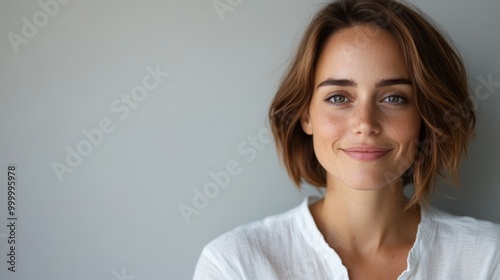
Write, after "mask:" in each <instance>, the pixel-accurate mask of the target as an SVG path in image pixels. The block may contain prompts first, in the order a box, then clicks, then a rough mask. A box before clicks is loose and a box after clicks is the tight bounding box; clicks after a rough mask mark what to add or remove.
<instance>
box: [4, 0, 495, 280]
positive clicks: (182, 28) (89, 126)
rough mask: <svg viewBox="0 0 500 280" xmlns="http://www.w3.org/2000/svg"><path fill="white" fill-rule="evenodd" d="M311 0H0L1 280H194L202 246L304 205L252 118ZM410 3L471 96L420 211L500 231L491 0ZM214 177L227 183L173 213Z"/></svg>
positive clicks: (261, 125)
mask: <svg viewBox="0 0 500 280" xmlns="http://www.w3.org/2000/svg"><path fill="white" fill-rule="evenodd" d="M48 2H50V1H49V0H41V1H40V3H42V4H43V3H48ZM62 2H63V1H61V3H62ZM320 2H321V1H310V0H273V1H264V0H257V1H238V0H232V1H229V0H220V2H217V3H219V5H221V4H220V3H223V4H226V5H229V7H230V10H228V11H226V12H225V13H223V14H222V17H219V15H218V13H217V11H216V9H215V7H214V1H213V0H205V1H201V0H197V1H173V0H167V1H165V0H164V1H160V0H145V1H130V0H121V1H118V0H109V1H96V0H93V1H92V0H89V1H76V0H72V1H68V3H66V4H57V5H56V4H54V3H57V2H54V1H52V2H50V3H52V5H51V6H49V7H48V8H45V9H46V10H47V11H48V12H45V11H44V8H43V7H42V6H43V5H41V4H40V3H39V2H38V1H34V0H32V1H13V0H8V1H2V2H0V22H1V24H0V34H1V35H2V36H3V37H2V39H1V40H0V85H1V94H0V118H1V120H2V121H1V122H0V168H1V169H2V170H1V171H0V182H1V185H2V186H4V187H2V188H1V194H0V253H1V254H0V278H1V279H5V280H14V279H50V280H58V279H61V280H62V279H75V280H78V279H81V280H83V279H107V280H109V279H116V280H119V279H127V277H131V276H134V277H135V278H134V279H136V280H144V279H190V278H191V277H192V273H193V269H194V266H195V264H196V261H197V258H198V256H199V254H200V252H201V249H202V247H203V246H204V245H205V244H206V243H207V242H209V241H210V240H212V239H213V238H215V237H217V236H218V235H220V234H222V233H223V232H225V231H228V230H230V229H232V228H234V227H235V226H237V225H241V224H245V223H247V222H250V221H254V220H258V219H261V218H264V217H265V216H268V215H272V214H276V213H280V212H283V211H285V210H287V209H289V208H292V207H294V206H296V205H298V204H299V203H300V201H301V200H302V199H303V197H304V195H307V194H314V193H315V190H314V189H312V188H310V187H307V186H306V187H305V190H304V191H302V192H301V191H298V190H296V189H295V188H294V186H293V185H292V183H291V182H290V180H289V179H288V178H287V176H286V173H285V171H284V169H283V167H282V166H281V165H280V163H279V161H278V159H277V156H276V152H275V148H274V145H273V143H272V142H271V141H270V140H269V138H268V131H267V124H266V113H267V109H268V106H269V102H270V100H271V98H272V97H273V95H274V92H275V90H276V87H277V84H278V82H279V80H280V78H281V75H282V73H283V71H284V69H285V68H286V66H287V62H288V61H289V57H290V55H291V54H292V52H293V51H294V50H295V48H296V45H297V43H298V41H299V39H300V36H301V32H302V30H303V29H304V28H305V26H306V25H307V23H308V20H309V19H310V18H311V16H312V14H313V13H314V11H316V10H317V9H318V7H319V3H320ZM414 3H415V4H416V5H417V6H419V7H420V8H421V9H423V10H424V11H426V12H427V13H428V14H429V15H430V16H431V17H432V18H433V19H434V20H435V21H436V22H438V23H439V24H440V25H441V26H442V27H443V28H444V29H445V30H447V32H448V33H449V35H450V37H451V38H453V39H454V40H455V41H456V43H457V45H458V46H459V47H460V50H461V52H462V54H463V55H464V58H465V61H466V64H467V67H468V69H469V70H470V79H471V87H472V88H473V89H478V88H479V91H478V92H479V93H480V96H481V99H480V100H479V101H478V108H477V111H476V112H477V114H478V117H479V119H478V125H477V137H476V139H475V140H474V141H473V142H472V144H471V146H470V151H469V155H468V157H467V158H466V159H465V161H464V165H463V169H462V173H461V174H462V190H461V191H455V190H453V189H452V188H450V187H447V186H446V185H444V186H443V187H442V188H441V190H438V191H437V192H436V195H435V199H434V201H433V205H435V206H436V207H438V208H442V209H444V210H447V211H450V212H452V213H456V214H460V215H469V216H473V217H477V218H481V219H488V220H492V221H496V222H500V210H499V209H498V207H497V205H498V198H500V172H499V167H500V146H499V145H498V143H500V131H499V129H498V128H499V127H500V110H498V107H499V105H500V97H499V96H498V93H500V84H499V83H498V82H500V70H499V69H500V68H499V66H500V57H499V56H498V50H499V49H500V38H499V36H498V29H499V28H500V19H499V18H498V17H497V13H498V12H499V11H500V2H499V1H497V0H481V1H474V2H472V1H466V0H453V1H452V0H440V1H431V0H418V1H417V0H415V1H414ZM231 4H232V6H231ZM48 13H50V14H51V15H48V16H46V17H45V18H44V14H45V15H46V14H48ZM34 16H35V18H33V17H34ZM35 21H36V24H38V27H37V26H36V25H35ZM27 22H28V23H27ZM30 24H33V26H34V27H35V28H36V29H37V30H36V31H35V30H34V29H33V28H31V29H30V28H29V25H30ZM23 29H24V30H23ZM23 31H24V33H23ZM13 34H15V35H13ZM23 34H24V35H23ZM13 36H14V37H13ZM15 36H17V37H15ZM20 37H22V38H21V39H20ZM11 38H16V40H15V42H16V43H15V44H14V45H13V43H11V40H12V39H11ZM155 71H159V72H162V73H163V74H160V76H158V75H157V74H156V76H155V74H151V72H155ZM167 72H168V76H167V74H165V73H167ZM148 77H149V78H148ZM155 77H156V80H155ZM488 80H492V81H494V82H495V83H493V85H489V86H486V85H485V84H484V81H488ZM497 81H498V82H497ZM144 86H146V87H148V88H149V90H145V87H144ZM132 93H133V94H135V96H136V101H134V100H133V99H130V100H128V99H127V98H130V97H131V96H132ZM127 112H128V113H127ZM97 129H99V130H100V131H106V132H102V137H99V133H100V132H97V131H96V130H97ZM82 131H84V132H82ZM89 133H90V134H93V135H94V136H93V137H94V140H93V141H94V143H91V142H90V141H89V140H87V136H85V134H89ZM89 143H90V144H89ZM78 149H79V151H80V152H82V153H83V154H85V156H82V157H81V159H80V160H78V156H75V155H73V154H72V153H73V152H72V151H73V150H78ZM76 152H77V153H78V151H76ZM11 164H15V166H16V175H15V177H16V178H15V180H16V187H17V188H16V194H15V199H16V200H15V202H16V212H15V217H16V218H17V220H16V236H15V237H16V272H15V273H13V272H10V271H8V270H7V268H8V266H9V265H8V264H7V258H8V256H7V254H9V252H10V246H11V245H10V244H8V240H9V236H10V230H9V229H8V228H7V225H8V222H7V217H8V213H7V195H8V194H7V187H6V186H7V182H8V178H7V168H8V166H10V165H11ZM70 165H71V166H70ZM54 168H56V169H57V170H58V172H56V171H55V170H54ZM222 170H226V171H225V172H228V171H227V170H229V171H231V172H232V174H233V175H230V176H229V179H227V178H226V179H225V180H226V181H227V182H222V183H220V182H219V185H223V183H227V184H226V186H225V187H224V188H219V191H217V190H216V189H213V188H212V190H213V191H214V192H213V193H212V197H211V198H207V201H208V203H205V204H207V205H199V206H202V207H203V209H201V210H197V211H199V212H197V213H196V214H192V215H191V216H190V217H189V218H188V219H184V218H183V216H182V215H181V212H180V210H179V207H184V209H187V208H185V207H186V206H189V207H193V209H194V207H195V206H194V205H193V199H195V200H196V197H197V193H198V192H199V191H203V189H204V187H205V186H206V185H208V184H210V183H212V184H213V183H217V181H216V180H215V179H213V177H214V176H213V174H219V176H220V174H221V173H220V171H222ZM211 172H212V176H211ZM58 173H59V177H58V175H57V174H58ZM228 174H229V173H228ZM221 178H222V177H221ZM211 186H212V187H213V185H211ZM208 188H209V187H208ZM450 196H451V197H453V198H454V199H449V198H448V197H450ZM197 202H199V203H201V202H203V201H201V200H200V201H198V200H197ZM182 205H185V206H182ZM195 210H196V209H195Z"/></svg>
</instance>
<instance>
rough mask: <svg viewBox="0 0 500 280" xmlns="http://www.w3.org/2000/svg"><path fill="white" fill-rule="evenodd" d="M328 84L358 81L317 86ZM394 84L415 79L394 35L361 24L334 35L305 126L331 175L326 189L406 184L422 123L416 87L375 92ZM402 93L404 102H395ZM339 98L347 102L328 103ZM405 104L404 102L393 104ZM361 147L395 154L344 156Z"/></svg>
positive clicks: (317, 74) (317, 76)
mask: <svg viewBox="0 0 500 280" xmlns="http://www.w3.org/2000/svg"><path fill="white" fill-rule="evenodd" d="M327 79H346V80H351V81H353V82H354V83H355V84H356V85H355V86H339V85H327V86H321V87H319V88H318V85H319V84H320V83H321V82H323V81H325V80H327ZM387 79H407V80H411V79H410V76H409V73H408V71H407V67H406V65H405V61H404V56H403V53H402V51H401V49H400V47H399V45H398V43H397V41H396V39H395V38H394V37H393V36H392V35H391V34H390V33H388V32H386V31H383V30H381V29H376V28H374V27H368V26H357V27H353V28H348V29H344V30H342V31H338V32H336V33H335V34H333V35H332V36H331V37H330V39H329V40H328V42H327V44H326V46H325V48H324V50H323V52H322V53H321V55H320V59H319V62H318V65H317V68H316V71H315V90H314V93H313V97H312V100H311V104H310V106H309V112H308V114H307V115H306V116H305V117H304V118H303V119H302V123H301V124H302V128H303V130H304V131H305V132H306V133H307V134H309V135H312V137H313V144H314V150H315V154H316V156H317V158H318V160H319V162H320V163H321V165H322V166H323V167H324V168H325V169H326V171H327V188H328V187H340V186H343V187H349V188H353V189H357V190H379V189H382V188H385V187H391V188H392V187H400V185H401V181H400V180H398V178H399V177H400V176H401V175H402V174H403V173H404V172H405V171H406V170H407V169H408V168H409V167H410V166H411V164H412V163H413V161H414V157H415V154H416V151H417V150H416V148H417V145H416V144H417V140H418V136H419V131H420V125H421V118H420V114H419V113H418V110H417V107H416V105H415V97H414V94H415V93H414V89H413V87H412V86H411V85H406V84H396V85H390V86H385V87H376V85H377V83H378V82H379V81H381V80H387ZM395 94H396V95H398V96H400V97H401V98H402V99H400V98H399V97H395V98H394V97H393V99H390V97H389V96H393V95H395ZM333 95H341V96H343V97H340V100H341V101H342V102H340V103H341V104H340V105H334V104H332V102H327V101H326V99H328V98H330V97H332V96H333ZM403 99H405V102H404V103H403V104H396V103H398V102H392V101H394V100H403ZM331 100H332V99H330V101H331ZM396 105H399V106H396ZM357 145H375V146H380V147H384V148H387V149H390V151H389V152H388V153H387V154H386V155H385V156H383V157H381V158H379V159H377V160H373V161H368V162H366V161H363V162H362V161H358V160H355V159H353V158H351V157H349V156H348V155H347V154H346V153H345V152H344V151H343V149H347V148H349V147H352V146H357Z"/></svg>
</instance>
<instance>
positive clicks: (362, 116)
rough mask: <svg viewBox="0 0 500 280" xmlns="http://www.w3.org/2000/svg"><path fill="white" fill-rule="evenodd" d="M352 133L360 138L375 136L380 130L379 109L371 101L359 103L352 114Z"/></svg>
mask: <svg viewBox="0 0 500 280" xmlns="http://www.w3.org/2000/svg"><path fill="white" fill-rule="evenodd" d="M352 113H353V114H352V121H353V122H352V124H353V126H352V132H353V133H354V134H356V135H361V136H372V135H377V134H379V133H380V131H381V130H382V127H381V123H380V118H381V117H382V116H381V112H380V109H379V108H378V107H377V105H376V104H374V103H373V102H371V101H367V102H364V101H363V102H359V103H358V104H356V105H355V107H354V110H353V112H352Z"/></svg>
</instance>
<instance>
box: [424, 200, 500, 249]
mask: <svg viewBox="0 0 500 280" xmlns="http://www.w3.org/2000/svg"><path fill="white" fill-rule="evenodd" d="M429 214H430V215H429V216H430V218H431V220H432V221H433V223H434V225H435V228H436V234H437V236H438V237H441V238H447V239H450V238H453V239H455V240H457V241H459V240H461V241H469V242H472V241H474V240H476V241H479V242H482V243H490V244H491V245H500V224H495V223H492V222H489V221H483V220H479V219H475V218H472V217H465V216H456V215H453V214H450V213H446V212H443V211H441V210H438V209H435V208H431V209H430V210H429Z"/></svg>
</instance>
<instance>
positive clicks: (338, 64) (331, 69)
mask: <svg viewBox="0 0 500 280" xmlns="http://www.w3.org/2000/svg"><path fill="white" fill-rule="evenodd" d="M315 70H316V73H315V76H316V77H317V78H326V77H330V76H336V78H349V79H353V78H356V77H357V76H359V78H361V77H363V78H367V75H368V76H372V77H373V78H375V76H377V78H388V77H390V78H393V77H395V76H397V77H405V78H409V77H408V71H407V66H406V63H405V59H404V55H403V52H402V51H401V48H400V46H399V44H398V41H397V40H396V38H395V37H394V36H393V35H392V34H391V33H389V32H388V31H386V30H383V29H381V28H379V27H375V26H370V25H361V26H354V27H350V28H347V29H342V30H339V31H337V32H335V33H334V34H332V35H331V36H330V37H329V38H328V40H327V42H326V44H325V46H324V47H323V50H322V52H321V54H320V57H319V60H318V64H317V66H316V69H315Z"/></svg>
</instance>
